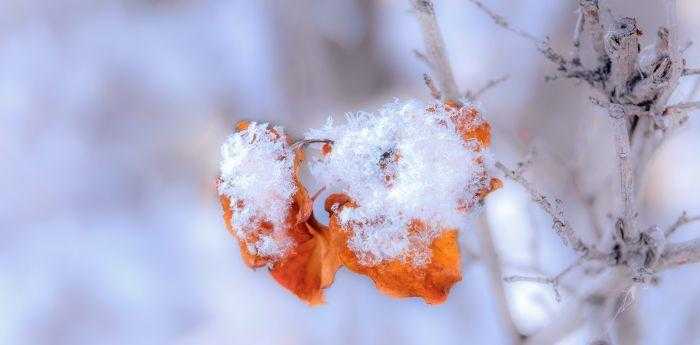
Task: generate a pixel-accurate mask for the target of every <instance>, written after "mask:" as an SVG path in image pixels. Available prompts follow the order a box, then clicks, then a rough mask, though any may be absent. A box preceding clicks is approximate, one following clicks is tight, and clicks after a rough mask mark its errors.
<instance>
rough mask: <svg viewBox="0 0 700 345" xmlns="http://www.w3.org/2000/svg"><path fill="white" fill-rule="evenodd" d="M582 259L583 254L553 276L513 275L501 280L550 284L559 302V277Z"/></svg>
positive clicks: (581, 261) (579, 263)
mask: <svg viewBox="0 0 700 345" xmlns="http://www.w3.org/2000/svg"><path fill="white" fill-rule="evenodd" d="M584 259H585V257H583V256H582V257H579V258H578V259H577V260H576V261H575V262H574V263H572V264H571V265H569V266H567V267H566V268H565V269H564V270H562V271H561V272H559V273H558V274H557V275H556V276H554V277H531V276H518V275H514V276H508V277H505V278H503V280H504V281H505V282H507V283H515V282H531V283H539V284H545V285H550V286H551V287H552V290H554V298H555V299H556V301H557V302H561V292H559V285H560V283H561V279H562V278H563V277H564V276H565V275H567V274H568V273H569V272H571V271H572V270H573V269H574V268H576V267H578V266H581V264H582V263H583V261H584Z"/></svg>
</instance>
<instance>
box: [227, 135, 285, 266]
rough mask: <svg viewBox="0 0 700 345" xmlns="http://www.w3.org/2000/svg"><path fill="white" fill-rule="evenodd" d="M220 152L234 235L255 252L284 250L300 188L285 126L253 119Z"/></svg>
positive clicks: (277, 254) (265, 253) (272, 253)
mask: <svg viewBox="0 0 700 345" xmlns="http://www.w3.org/2000/svg"><path fill="white" fill-rule="evenodd" d="M221 158H222V160H221V166H220V169H221V183H220V184H219V194H220V195H225V196H227V197H228V198H229V199H230V201H231V207H232V209H233V216H232V220H231V222H232V225H233V228H234V229H235V231H236V236H237V237H238V238H239V239H240V240H241V241H245V242H246V245H247V248H248V250H249V252H250V253H251V254H254V255H258V256H263V257H281V256H283V255H284V253H285V252H286V251H287V249H288V248H289V246H290V245H291V242H290V241H291V239H290V238H289V236H288V235H287V233H286V229H285V220H286V218H287V213H288V210H289V207H290V204H291V201H292V200H291V198H292V195H293V194H294V191H295V188H296V186H295V183H294V177H293V165H294V153H293V151H292V149H291V148H290V146H289V144H288V143H287V141H286V137H285V136H284V132H283V129H282V128H281V127H270V126H269V125H268V124H266V123H264V124H258V123H255V122H252V123H250V124H249V125H248V127H247V128H246V129H244V130H242V131H240V132H237V133H235V134H233V135H231V136H230V137H229V138H228V139H227V140H226V142H224V144H223V145H222V146H221ZM270 227H271V229H270ZM263 230H264V231H263Z"/></svg>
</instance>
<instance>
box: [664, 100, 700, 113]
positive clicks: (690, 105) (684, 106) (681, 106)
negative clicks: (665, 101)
mask: <svg viewBox="0 0 700 345" xmlns="http://www.w3.org/2000/svg"><path fill="white" fill-rule="evenodd" d="M674 109H678V110H695V109H700V101H699V102H682V103H676V104H674V105H669V106H668V107H667V108H666V111H668V110H674Z"/></svg>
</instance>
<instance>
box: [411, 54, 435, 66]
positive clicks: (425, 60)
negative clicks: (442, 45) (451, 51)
mask: <svg viewBox="0 0 700 345" xmlns="http://www.w3.org/2000/svg"><path fill="white" fill-rule="evenodd" d="M413 55H414V56H415V57H416V59H418V61H420V62H422V63H424V64H425V66H426V67H428V68H429V69H430V70H431V71H432V70H434V69H435V66H434V65H433V63H432V62H430V60H428V57H427V56H425V54H423V53H421V52H420V51H418V49H414V50H413Z"/></svg>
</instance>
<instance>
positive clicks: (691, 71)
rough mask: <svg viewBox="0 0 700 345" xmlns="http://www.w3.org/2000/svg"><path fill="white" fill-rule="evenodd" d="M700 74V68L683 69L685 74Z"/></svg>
mask: <svg viewBox="0 0 700 345" xmlns="http://www.w3.org/2000/svg"><path fill="white" fill-rule="evenodd" d="M694 74H700V68H685V69H683V75H694Z"/></svg>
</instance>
